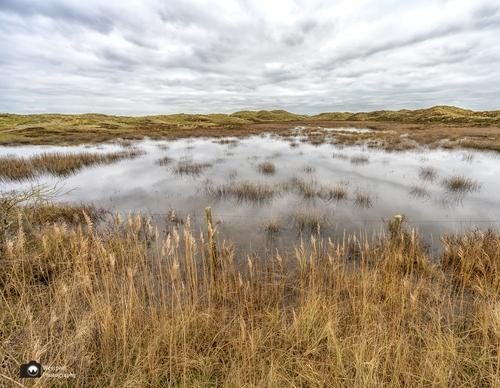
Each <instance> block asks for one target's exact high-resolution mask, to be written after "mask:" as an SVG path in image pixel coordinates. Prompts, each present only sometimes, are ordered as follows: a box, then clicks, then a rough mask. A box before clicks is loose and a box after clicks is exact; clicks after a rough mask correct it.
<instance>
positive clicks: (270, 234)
mask: <svg viewBox="0 0 500 388" xmlns="http://www.w3.org/2000/svg"><path fill="white" fill-rule="evenodd" d="M281 229H282V227H281V224H280V222H279V221H278V220H277V219H275V218H272V219H270V220H268V221H266V222H265V223H264V225H262V230H263V231H264V233H265V235H266V237H267V238H268V239H271V240H272V239H274V238H276V237H277V236H278V235H279V234H280V232H281Z"/></svg>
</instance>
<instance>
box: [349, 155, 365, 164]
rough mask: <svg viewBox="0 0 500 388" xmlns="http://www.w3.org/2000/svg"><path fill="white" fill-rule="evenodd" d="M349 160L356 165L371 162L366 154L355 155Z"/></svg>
mask: <svg viewBox="0 0 500 388" xmlns="http://www.w3.org/2000/svg"><path fill="white" fill-rule="evenodd" d="M349 160H350V162H351V164H354V165H356V166H360V165H364V164H368V163H369V162H370V159H369V158H368V157H367V156H364V155H358V156H353V157H351V159H349Z"/></svg>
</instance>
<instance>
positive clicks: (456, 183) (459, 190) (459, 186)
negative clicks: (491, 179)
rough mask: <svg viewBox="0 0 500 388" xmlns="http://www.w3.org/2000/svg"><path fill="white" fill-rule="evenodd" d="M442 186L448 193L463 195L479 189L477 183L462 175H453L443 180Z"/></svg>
mask: <svg viewBox="0 0 500 388" xmlns="http://www.w3.org/2000/svg"><path fill="white" fill-rule="evenodd" d="M442 183H443V186H444V187H445V189H446V191H447V192H448V193H451V194H453V193H455V194H463V193H468V192H472V191H477V190H479V189H480V187H481V186H480V185H479V183H477V182H475V181H473V180H472V179H470V178H466V177H464V176H462V175H455V176H452V177H449V178H447V179H445V180H443V182H442Z"/></svg>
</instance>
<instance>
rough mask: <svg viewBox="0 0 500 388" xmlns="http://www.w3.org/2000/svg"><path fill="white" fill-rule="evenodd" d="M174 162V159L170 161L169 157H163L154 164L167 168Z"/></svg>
mask: <svg viewBox="0 0 500 388" xmlns="http://www.w3.org/2000/svg"><path fill="white" fill-rule="evenodd" d="M173 161H174V159H172V158H171V157H169V156H164V157H162V158H160V159H158V160H157V161H156V164H158V165H160V166H168V165H169V164H171V163H172V162H173Z"/></svg>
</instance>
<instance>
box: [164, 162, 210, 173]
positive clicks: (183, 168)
mask: <svg viewBox="0 0 500 388" xmlns="http://www.w3.org/2000/svg"><path fill="white" fill-rule="evenodd" d="M209 167H212V164H210V163H199V162H195V161H194V160H191V159H184V160H179V161H178V162H177V164H176V166H175V167H174V168H173V171H174V173H175V174H177V175H181V176H182V175H191V176H199V175H201V174H202V173H203V172H204V171H205V170H206V169H207V168H209Z"/></svg>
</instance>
